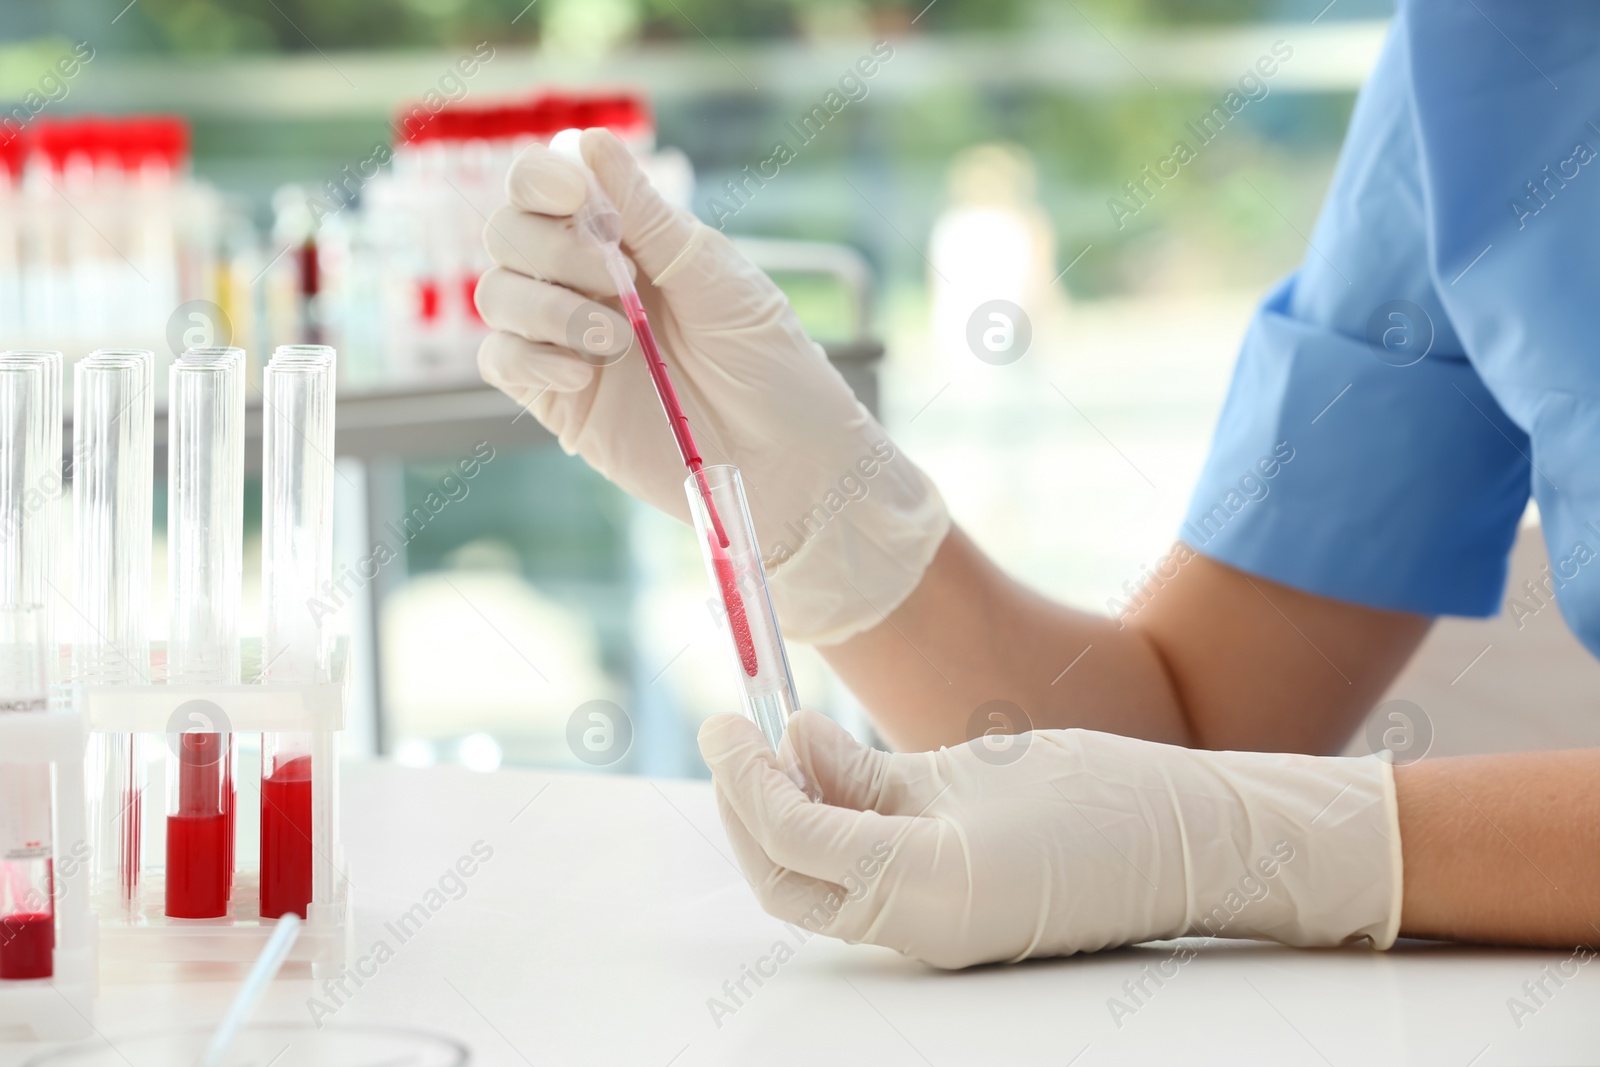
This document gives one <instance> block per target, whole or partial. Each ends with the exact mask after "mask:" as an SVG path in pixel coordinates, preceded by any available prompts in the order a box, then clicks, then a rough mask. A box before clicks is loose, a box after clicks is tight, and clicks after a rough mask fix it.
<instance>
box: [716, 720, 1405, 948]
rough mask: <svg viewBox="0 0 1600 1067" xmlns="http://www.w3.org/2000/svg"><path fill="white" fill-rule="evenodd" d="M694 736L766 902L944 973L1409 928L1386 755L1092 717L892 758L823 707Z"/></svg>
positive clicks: (1381, 941) (1377, 938)
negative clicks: (813, 794)
mask: <svg viewBox="0 0 1600 1067" xmlns="http://www.w3.org/2000/svg"><path fill="white" fill-rule="evenodd" d="M997 741H998V742H1000V743H999V744H997ZM700 750H701V752H702V754H703V755H704V756H705V759H706V763H707V764H708V765H709V766H710V768H711V773H712V776H713V777H714V778H715V780H716V791H717V803H718V806H719V808H720V810H721V813H722V821H723V825H724V826H725V827H726V829H727V832H728V839H729V841H730V842H731V843H732V845H733V849H734V852H735V854H736V855H737V857H738V860H739V865H740V867H741V868H742V869H743V871H744V873H745V876H746V877H747V878H748V879H749V880H750V883H751V885H752V886H753V887H754V889H755V892H756V896H757V898H758V899H759V900H760V901H761V905H762V907H763V908H765V909H766V911H767V912H768V913H769V914H771V915H773V916H776V917H777V918H780V919H784V920H786V921H788V922H791V923H796V924H799V925H801V926H804V927H805V928H806V929H808V930H810V931H812V932H819V933H824V934H828V935H830V936H833V937H838V938H843V939H844V940H846V941H850V942H861V941H865V942H870V943H872V944H876V945H885V946H888V947H890V948H894V949H898V950H899V951H901V952H904V953H906V954H907V955H910V956H914V957H916V958H917V959H920V960H924V961H926V962H928V963H931V964H933V965H934V966H937V967H965V966H969V965H971V964H976V963H987V962H995V961H1001V960H1005V961H1016V960H1022V959H1027V958H1028V957H1032V956H1062V955H1069V954H1071V953H1075V952H1092V951H1095V950H1098V949H1103V948H1110V947H1112V946H1115V945H1126V944H1132V943H1136V942H1140V941H1151V940H1159V939H1164V938H1172V937H1179V936H1185V935H1195V936H1206V935H1210V936H1218V937H1249V938H1264V939H1271V940H1276V941H1282V942H1285V943H1287V944H1291V945H1338V944H1344V943H1346V942H1349V941H1353V940H1356V939H1358V938H1363V937H1365V938H1370V939H1371V941H1372V943H1373V944H1374V945H1375V946H1376V947H1378V948H1388V947H1389V946H1390V945H1391V944H1392V943H1393V942H1394V938H1395V934H1396V932H1397V930H1398V927H1399V922H1400V834H1399V825H1398V821H1397V815H1396V810H1395V799H1394V797H1395V794H1394V783H1393V776H1392V775H1393V768H1392V767H1390V766H1389V765H1388V764H1387V763H1384V762H1381V761H1380V760H1378V759H1377V758H1376V757H1368V758H1364V759H1343V758H1334V757H1320V756H1299V755H1280V754H1276V753H1256V752H1206V751H1196V750H1191V749H1185V748H1177V747H1174V746H1171V745H1161V744H1156V743H1154V742H1149V741H1138V740H1134V739H1132V738H1127V737H1119V736H1117V735H1115V734H1104V733H1095V732H1092V731H1087V730H1043V731H1035V732H1034V733H1031V734H1023V735H1019V736H1018V737H1016V738H1011V739H995V738H981V739H979V740H977V741H973V742H969V743H968V744H966V745H962V746H960V747H958V748H946V749H940V750H939V751H938V752H924V753H915V754H890V753H887V752H880V751H877V750H874V749H869V748H864V747H863V746H861V745H859V744H857V743H856V742H855V740H854V739H852V738H851V737H850V735H849V734H847V733H845V731H844V730H842V729H840V728H839V727H838V726H836V725H835V724H834V723H833V722H831V721H830V720H828V719H826V718H824V717H823V716H821V715H818V714H817V713H816V712H813V711H800V712H798V713H796V714H795V715H793V716H791V717H790V719H789V730H788V733H787V734H786V735H785V738H784V742H783V745H782V746H781V747H780V749H779V751H778V752H777V753H773V752H772V751H771V750H770V749H768V748H767V746H766V743H765V742H764V741H763V740H762V737H761V734H760V733H759V732H758V731H757V730H756V728H755V726H754V725H752V724H751V723H750V722H748V721H747V720H745V719H742V718H740V717H738V716H734V715H717V716H713V717H712V718H710V719H707V720H706V722H705V724H704V725H703V726H702V727H701V730H700ZM790 760H792V761H794V762H795V763H797V764H798V766H799V768H800V770H801V771H802V772H803V773H804V774H806V775H807V776H808V777H809V778H810V780H811V781H812V782H814V783H815V784H816V785H817V786H818V787H819V788H820V790H821V793H822V796H823V802H821V803H813V802H811V801H809V800H807V799H806V798H805V797H804V796H803V795H802V794H801V792H800V790H799V789H798V788H797V787H796V786H795V784H794V782H793V781H791V780H790V778H789V776H787V775H786V774H784V773H783V771H782V769H781V768H782V766H783V764H784V763H785V762H786V761H790Z"/></svg>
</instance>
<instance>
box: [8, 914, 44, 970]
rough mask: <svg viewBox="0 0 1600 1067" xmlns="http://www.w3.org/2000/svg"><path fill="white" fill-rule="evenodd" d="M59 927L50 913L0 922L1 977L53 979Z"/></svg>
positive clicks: (29, 915) (16, 917)
mask: <svg viewBox="0 0 1600 1067" xmlns="http://www.w3.org/2000/svg"><path fill="white" fill-rule="evenodd" d="M55 951H56V925H55V918H54V916H52V915H50V914H49V913H48V912H19V913H17V914H14V915H7V916H6V917H5V918H3V919H0V978H6V979H17V980H20V979H26V978H49V977H50V976H51V975H52V974H53V973H55Z"/></svg>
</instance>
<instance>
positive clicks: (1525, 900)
mask: <svg viewBox="0 0 1600 1067" xmlns="http://www.w3.org/2000/svg"><path fill="white" fill-rule="evenodd" d="M1395 785H1396V790H1397V792H1398V798H1399V808H1400V844H1401V852H1402V861H1403V865H1404V879H1405V898H1404V904H1403V906H1402V911H1401V917H1400V932H1401V934H1402V936H1406V937H1424V938H1439V939H1444V940H1452V941H1474V942H1484V943H1496V944H1516V945H1545V946H1551V947H1572V946H1574V945H1578V944H1587V945H1591V946H1593V945H1596V944H1600V749H1583V750H1575V751H1562V752H1522V753H1513V754H1507V755H1497V756H1472V757H1464V758H1456V759H1439V760H1425V761H1423V762H1420V763H1415V764H1411V765H1409V766H1405V767H1399V768H1396V771H1395Z"/></svg>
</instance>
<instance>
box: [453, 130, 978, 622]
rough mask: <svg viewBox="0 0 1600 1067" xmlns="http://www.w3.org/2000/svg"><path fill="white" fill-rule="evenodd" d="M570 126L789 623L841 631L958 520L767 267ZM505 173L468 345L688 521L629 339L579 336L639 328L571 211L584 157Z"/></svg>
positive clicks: (542, 152) (522, 395) (603, 462)
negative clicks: (595, 346)
mask: <svg viewBox="0 0 1600 1067" xmlns="http://www.w3.org/2000/svg"><path fill="white" fill-rule="evenodd" d="M580 144H581V149H582V153H583V157H584V159H585V161H586V162H587V164H588V166H589V168H590V170H592V171H593V173H594V176H595V178H596V180H597V181H598V182H599V184H600V186H601V188H603V189H604V190H605V191H606V193H607V194H608V195H609V196H610V198H611V200H612V201H613V202H614V203H615V204H616V206H617V208H618V210H619V211H620V212H621V214H622V247H623V250H624V251H625V252H626V253H627V254H628V256H629V257H630V259H631V264H632V265H633V266H635V267H636V268H637V269H636V278H637V284H638V287H639V294H640V297H641V299H642V301H643V303H644V306H645V310H646V311H647V312H648V314H649V316H650V321H651V324H652V326H653V327H654V329H655V333H656V336H657V339H658V340H659V342H660V344H661V347H662V349H663V350H664V355H665V358H666V361H667V364H668V367H669V369H670V371H671V374H672V378H673V382H674V384H675V385H676V387H677V391H678V396H679V398H680V400H681V401H682V402H683V406H684V409H685V411H686V413H687V414H688V416H689V420H690V423H691V426H692V427H693V431H694V435H695V439H696V442H697V443H698V445H699V446H700V452H701V454H702V456H703V457H704V459H705V462H706V463H707V464H717V463H733V464H736V465H738V466H739V468H740V469H741V471H742V473H743V475H744V481H745V488H746V493H747V495H748V497H749V501H750V509H751V514H752V517H753V518H754V520H755V525H756V536H757V538H758V539H759V540H760V542H761V547H762V552H763V554H764V557H765V560H766V562H767V569H768V571H769V573H770V574H771V587H772V592H773V599H774V602H775V605H776V607H777V610H778V614H779V617H780V619H781V621H782V624H783V626H784V629H785V632H786V633H787V634H788V635H789V636H790V637H792V638H795V639H797V640H802V641H812V642H818V643H832V642H835V641H841V640H843V639H845V638H847V637H849V636H851V635H853V634H855V633H857V632H860V631H862V630H865V629H868V628H870V627H871V626H874V625H876V624H877V623H878V622H879V621H880V619H881V618H882V615H883V613H887V612H889V611H891V610H893V609H894V608H895V607H897V606H899V604H900V602H901V601H903V600H904V599H905V598H906V596H908V595H909V594H910V592H911V590H912V589H914V588H915V587H916V584H917V582H918V581H920V580H921V578H922V573H923V571H925V570H926V569H927V566H928V563H929V562H930V561H931V560H932V558H933V554H934V552H935V550H936V549H937V548H938V547H939V544H940V542H942V541H943V540H944V536H945V534H946V533H947V532H948V530H949V521H950V520H949V517H948V513H947V512H946V510H945V507H944V502H943V500H942V499H941V498H940V496H939V493H938V491H937V490H936V489H935V488H934V487H933V484H932V483H931V482H930V481H929V480H928V478H927V477H926V476H925V475H924V474H923V473H922V472H921V471H920V470H918V469H917V467H916V466H915V465H914V464H913V463H912V462H911V461H910V460H909V459H907V458H906V457H905V456H903V455H901V454H900V453H899V452H898V450H896V449H895V448H894V446H893V444H892V443H891V442H890V441H889V436H888V434H887V433H885V432H884V429H883V427H882V426H881V425H879V424H878V422H877V420H875V419H873V418H872V416H871V415H869V414H868V413H867V411H866V409H865V408H863V407H862V406H861V405H860V404H859V403H858V402H857V401H856V398H855V396H854V394H852V393H851V391H850V387H849V386H848V385H846V384H845V381H844V379H843V378H842V377H840V375H839V373H838V372H837V371H836V370H834V368H833V367H832V366H830V365H829V363H828V362H827V359H826V357H825V356H824V355H823V353H822V350H821V349H820V348H818V347H817V345H815V344H814V343H812V342H811V341H810V340H808V339H807V337H806V335H805V331H804V330H802V329H801V327H800V322H799V320H798V319H797V318H796V317H795V314H794V310H793V309H792V308H791V307H790V306H789V303H788V301H787V299H785V297H784V295H783V293H782V292H781V291H779V289H778V287H777V286H776V285H774V284H773V282H772V280H771V279H770V278H768V277H767V276H766V275H765V274H763V273H762V272H761V271H760V270H758V269H756V268H755V267H754V266H753V265H751V264H750V263H749V262H748V261H747V260H746V259H745V258H744V257H743V256H741V255H740V254H739V253H738V252H737V251H735V249H734V247H733V245H732V243H731V242H729V240H728V239H727V238H726V237H724V236H723V235H722V234H720V233H718V232H716V231H715V230H712V229H710V228H709V227H707V226H705V225H704V224H702V223H700V222H698V221H696V220H695V219H694V218H693V217H692V216H690V215H687V214H685V213H683V212H681V211H677V210H675V209H673V208H672V207H670V206H669V205H668V204H667V203H666V202H665V201H663V200H662V199H661V197H660V196H659V195H657V194H656V192H655V190H653V189H652V188H651V187H650V185H649V183H648V182H647V180H646V178H645V176H644V174H643V172H642V171H641V170H640V169H639V166H638V164H637V163H636V162H635V161H634V159H633V156H632V155H631V154H630V153H629V152H628V150H627V148H626V147H625V146H624V145H623V144H622V142H621V141H619V140H618V139H617V138H616V137H614V136H612V135H611V134H610V133H608V132H606V131H604V130H589V131H586V132H585V133H584V135H583V137H582V140H581V142H580ZM506 188H507V192H508V194H509V197H510V201H511V202H510V206H509V207H504V208H501V209H500V210H498V211H496V212H495V213H494V215H493V216H492V217H491V218H490V220H489V223H488V225H487V226H486V227H485V229H484V242H485V244H486V245H487V246H488V250H489V254H490V256H491V257H492V258H493V259H494V261H495V263H496V264H497V266H496V267H494V268H492V269H491V270H489V271H488V272H487V273H485V274H484V276H483V278H482V279H481V280H480V281H479V282H478V291H477V305H478V311H479V314H481V315H482V316H483V319H484V321H485V322H486V323H488V324H489V325H490V326H491V327H493V328H494V330H495V331H496V332H495V333H493V334H491V335H490V336H489V337H488V338H487V339H486V340H485V341H484V342H483V345H482V347H481V348H480V349H479V351H478V366H479V369H480V370H481V371H482V373H483V377H484V380H485V381H488V382H489V383H490V384H492V385H494V386H496V387H498V388H499V389H501V390H503V391H504V392H506V393H507V394H509V395H510V396H511V397H512V399H514V400H516V401H517V402H518V403H520V404H522V405H524V406H526V407H528V408H529V409H530V410H531V411H532V412H533V414H534V415H535V416H537V417H538V419H539V421H540V422H542V423H544V425H545V426H546V427H548V428H549V429H550V430H551V432H553V433H554V434H556V436H557V437H558V438H559V439H560V442H561V446H562V447H563V448H564V449H566V450H567V451H568V452H569V453H573V452H575V453H577V454H579V455H581V456H582V457H583V458H584V459H585V460H587V461H588V463H589V465H590V466H592V467H594V469H595V470H597V471H599V472H600V473H601V474H603V475H605V476H606V477H607V478H609V479H611V480H612V481H613V482H615V483H616V484H618V485H619V486H621V487H622V488H623V489H625V490H627V491H628V492H629V493H631V494H633V495H634V496H635V497H638V498H639V499H640V500H644V501H646V502H648V503H650V504H653V505H655V506H656V507H658V508H660V509H661V510H663V511H665V512H667V513H668V514H671V515H675V516H677V517H678V518H680V519H683V520H684V521H688V516H689V509H688V502H687V499H686V497H685V494H684V490H683V481H684V478H685V476H686V473H687V472H686V471H685V470H684V468H683V465H682V463H681V462H680V460H679V457H678V453H677V450H676V448H675V447H674V445H673V441H672V436H671V433H670V431H669V429H668V426H667V421H666V418H665V416H664V415H663V414H662V411H661V406H660V404H659V402H658V401H657V399H656V397H655V393H654V390H653V389H652V387H651V384H650V379H649V375H648V373H647V371H646V368H645V363H644V359H643V357H642V356H641V355H640V354H639V352H638V351H637V345H635V346H634V347H633V348H632V349H631V350H629V351H628V352H627V354H626V355H623V356H622V357H621V358H620V359H617V360H616V361H615V362H609V361H608V359H607V358H604V357H600V358H597V357H596V355H594V354H591V353H592V348H591V352H578V353H575V352H574V348H575V347H576V348H580V349H581V348H585V347H589V346H586V344H585V340H584V333H585V331H587V330H595V331H596V333H595V334H592V335H591V336H592V337H595V338H602V337H603V336H604V335H605V333H606V332H607V331H606V330H605V329H604V327H605V326H606V325H607V323H605V322H597V321H596V320H593V319H591V317H590V316H591V315H592V314H594V313H597V312H598V313H600V314H603V315H607V316H609V327H610V331H611V333H612V334H613V335H614V336H615V337H617V338H627V337H629V336H630V331H629V326H628V323H627V320H626V319H625V318H624V317H623V316H622V315H621V314H620V313H619V312H617V310H616V308H617V307H619V306H620V305H618V304H617V301H616V293H615V290H614V288H613V286H612V285H611V282H610V279H609V278H608V276H607V274H606V271H605V267H604V261H603V259H602V257H601V254H600V251H599V249H598V248H596V247H595V246H594V245H593V244H592V243H590V242H589V240H588V239H587V238H586V237H584V235H582V234H581V233H579V232H577V231H576V230H575V228H574V227H573V224H572V222H571V219H570V216H571V214H572V212H573V211H574V210H576V209H577V207H578V206H579V205H580V204H581V203H582V202H583V199H584V196H585V195H586V184H585V177H584V174H583V171H582V170H581V168H579V167H578V166H577V165H576V164H575V163H572V162H570V161H568V160H566V159H563V158H561V157H560V156H558V155H556V154H555V153H553V152H551V151H550V150H549V149H547V148H544V147H542V146H537V145H536V146H533V147H530V148H528V149H527V150H526V151H525V152H523V154H522V155H521V156H519V157H518V158H517V160H516V162H515V163H514V164H513V165H512V167H511V171H510V173H509V174H508V175H507V178H506ZM591 300H598V301H603V302H604V303H605V305H606V306H605V307H604V308H603V309H600V308H597V307H596V306H595V304H593V303H590V301H591ZM617 347H620V346H617ZM601 348H602V351H612V350H614V349H606V348H605V347H604V346H603V345H602V346H601Z"/></svg>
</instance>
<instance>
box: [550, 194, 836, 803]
mask: <svg viewBox="0 0 1600 1067" xmlns="http://www.w3.org/2000/svg"><path fill="white" fill-rule="evenodd" d="M585 175H586V177H587V180H588V187H589V188H588V197H587V198H586V199H585V200H584V202H583V205H582V206H581V207H580V208H579V209H578V210H577V212H576V213H575V214H574V215H573V222H574V223H575V224H576V226H577V228H578V230H579V231H580V232H581V233H584V234H586V235H588V236H589V238H590V239H592V240H593V241H594V242H595V243H596V244H597V245H599V246H600V251H601V254H602V255H603V257H604V258H605V264H606V271H607V273H609V274H610V275H611V280H612V283H613V284H615V285H616V287H617V296H618V297H619V298H620V299H621V301H622V308H623V311H624V312H625V313H626V314H627V316H628V324H629V325H630V326H631V327H632V328H633V335H634V337H635V338H637V339H638V341H639V347H640V349H641V350H642V351H643V352H644V359H645V366H646V367H647V368H648V369H649V371H650V380H651V382H652V383H654V385H655V388H656V395H657V396H658V397H659V398H660V399H661V407H662V410H663V411H665V412H666V415H667V422H668V423H669V424H670V425H671V427H672V437H673V440H674V441H676V442H677V445H678V453H679V455H680V456H682V458H683V464H684V466H685V467H687V468H689V471H690V477H689V479H687V480H686V487H688V486H689V485H692V486H693V487H692V488H689V502H690V510H691V512H692V513H693V516H694V519H695V527H696V530H697V532H698V533H699V534H700V536H701V538H702V539H703V545H704V550H705V558H706V564H707V569H708V570H709V571H710V572H711V576H712V580H713V581H714V582H715V584H716V587H717V589H718V591H719V593H720V594H721V597H722V603H723V606H724V607H725V608H726V610H727V614H728V628H729V630H730V631H731V633H732V637H733V645H734V652H735V658H736V659H737V661H738V666H739V671H740V673H739V682H740V696H741V698H742V702H743V704H744V710H745V714H747V715H748V716H749V717H750V718H751V719H753V720H754V721H755V723H756V725H757V726H759V727H760V728H761V732H762V734H763V735H764V736H765V737H766V739H767V743H768V744H770V745H771V746H772V747H773V748H774V749H776V748H777V747H778V742H779V741H780V740H782V738H783V730H784V725H785V721H786V720H787V719H788V716H789V715H790V713H792V712H793V711H794V710H795V709H796V708H797V707H799V699H798V697H797V695H796V693H795V688H794V678H793V675H792V673H791V672H790V670H789V656H788V652H787V651H786V650H785V648H784V646H783V635H782V633H781V632H780V631H779V629H778V620H777V614H776V613H775V612H774V611H773V609H772V598H771V596H770V595H769V593H768V591H767V582H766V574H765V572H764V570H763V569H762V565H761V551H760V547H759V546H758V545H757V543H756V538H755V527H754V524H753V523H752V522H751V521H750V513H749V509H748V507H747V506H746V504H745V499H744V489H743V485H742V483H741V481H740V479H739V474H738V471H737V470H736V469H735V468H733V467H726V466H724V467H714V468H711V472H713V473H708V471H707V469H706V467H705V463H704V461H703V460H702V459H701V458H700V450H699V449H698V448H697V447H695V443H694V433H693V431H691V429H690V427H689V419H688V417H687V416H686V415H685V414H684V412H683V405H682V404H681V403H680V402H679V401H678V394H677V390H675V389H674V388H673V387H672V379H671V378H670V377H668V375H667V365H666V361H665V360H663V359H662V357H661V349H660V347H659V346H658V345H657V344H656V338H655V333H654V331H652V330H651V328H650V320H649V318H648V317H647V316H646V315H645V310H644V305H643V303H642V302H641V301H640V299H639V291H638V289H637V288H636V287H635V286H634V283H633V278H632V277H630V276H629V274H628V264H627V261H626V260H625V259H624V258H623V255H622V249H621V240H622V215H621V213H620V212H619V211H618V210H617V209H616V206H615V205H614V204H612V203H611V198H610V197H608V196H607V195H606V193H605V191H604V190H603V189H601V188H600V185H599V183H598V182H596V181H595V179H594V175H593V174H590V173H588V171H587V168H585ZM713 482H715V483H716V484H715V486H714V485H713ZM697 498H698V499H697ZM718 499H720V500H721V501H722V506H720V507H719V505H718ZM697 504H698V505H701V506H700V507H697V506H696V505H697ZM730 530H732V532H733V536H732V538H731V539H730V536H729V531H730ZM741 589H743V590H744V594H741V592H740V590H741ZM745 595H748V596H749V598H750V599H749V600H748V601H747V600H746V599H745ZM792 773H794V774H795V776H796V778H797V780H801V778H802V776H800V775H799V774H798V772H797V771H792ZM802 788H806V789H807V791H808V793H811V792H812V790H811V789H810V788H809V787H808V786H804V785H803V786H802Z"/></svg>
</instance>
